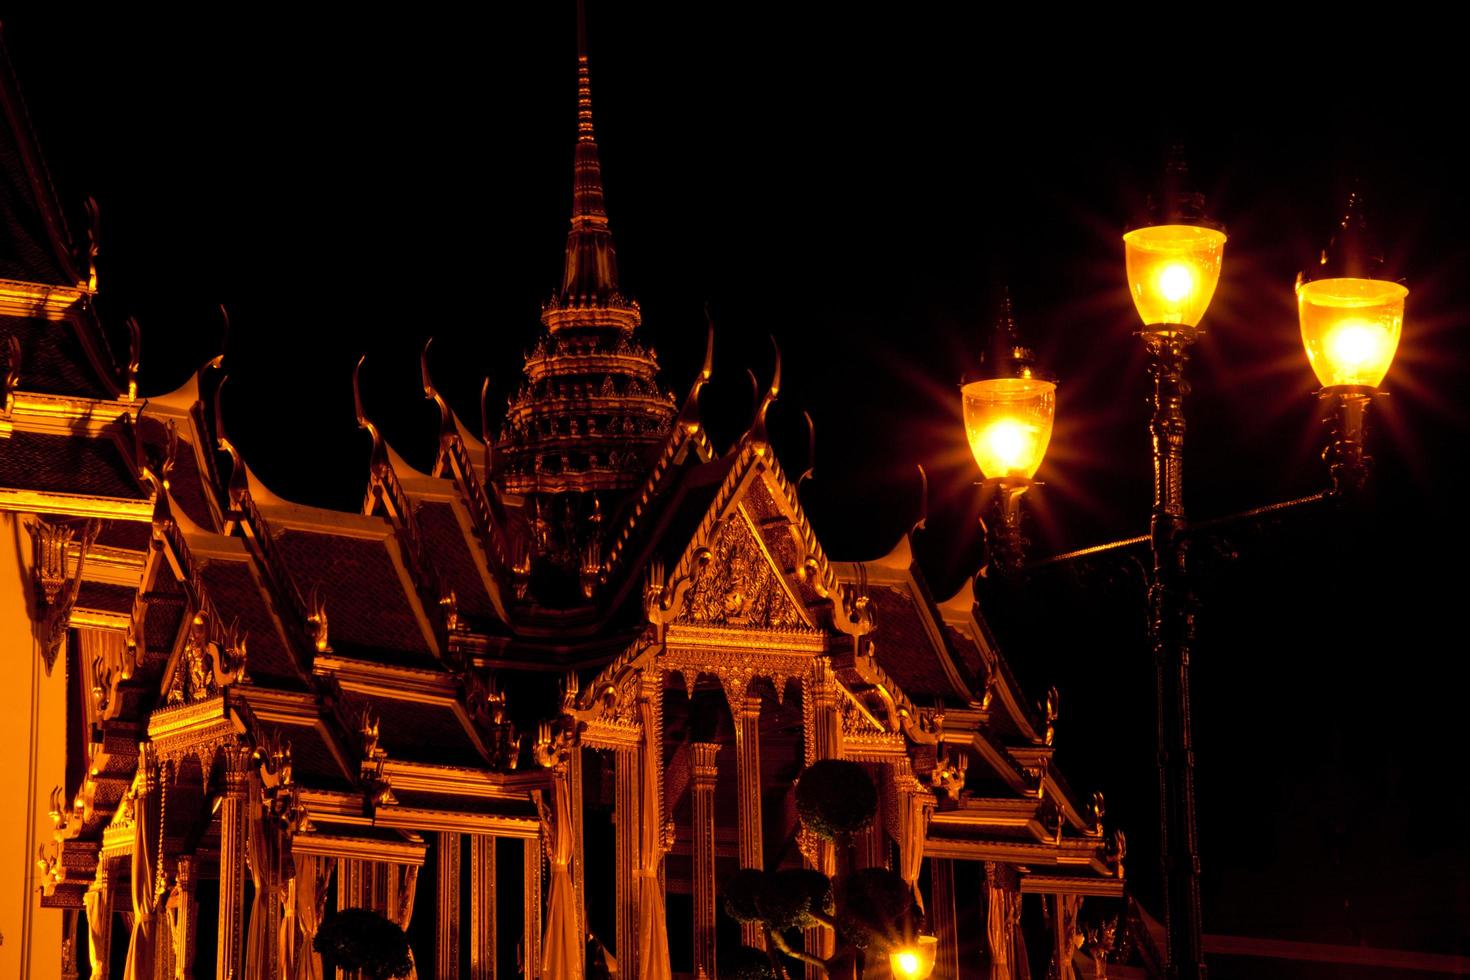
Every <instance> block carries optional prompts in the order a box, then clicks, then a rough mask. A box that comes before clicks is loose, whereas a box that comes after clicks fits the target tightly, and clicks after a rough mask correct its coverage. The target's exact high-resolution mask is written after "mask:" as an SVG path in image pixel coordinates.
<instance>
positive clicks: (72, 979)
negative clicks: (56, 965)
mask: <svg viewBox="0 0 1470 980" xmlns="http://www.w3.org/2000/svg"><path fill="white" fill-rule="evenodd" d="M81 918H82V917H81V915H80V914H78V912H77V910H76V909H62V910H61V980H78V978H79V977H80V976H81V973H80V972H79V970H78V969H77V923H78V922H80V921H81Z"/></svg>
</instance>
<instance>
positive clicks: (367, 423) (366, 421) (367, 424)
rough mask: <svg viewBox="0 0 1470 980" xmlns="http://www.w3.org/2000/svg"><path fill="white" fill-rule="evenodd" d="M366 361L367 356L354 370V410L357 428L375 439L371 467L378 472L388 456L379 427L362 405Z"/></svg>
mask: <svg viewBox="0 0 1470 980" xmlns="http://www.w3.org/2000/svg"><path fill="white" fill-rule="evenodd" d="M366 360H367V354H363V355H362V356H361V357H359V358H358V359H357V364H356V366H354V367H353V369H352V410H353V412H354V413H355V414H356V415H357V427H358V428H359V429H366V430H367V434H368V435H370V436H372V437H373V451H372V458H371V463H370V465H371V466H372V468H373V470H374V471H375V472H376V471H377V470H378V468H379V467H381V466H382V465H383V463H384V461H385V459H386V455H385V452H384V445H383V434H382V433H381V432H379V431H378V427H377V426H376V425H374V424H373V420H372V419H370V418H368V416H367V410H366V409H364V408H363V404H362V377H361V376H362V363H363V361H366Z"/></svg>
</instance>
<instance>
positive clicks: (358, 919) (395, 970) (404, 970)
mask: <svg viewBox="0 0 1470 980" xmlns="http://www.w3.org/2000/svg"><path fill="white" fill-rule="evenodd" d="M311 948H312V949H314V950H316V951H317V952H318V953H320V954H322V956H324V957H326V958H327V959H329V960H331V961H332V964H333V965H334V966H337V967H339V968H340V969H343V970H360V971H361V972H362V973H363V974H364V975H365V976H366V977H368V978H369V980H392V978H395V977H406V976H408V974H409V973H410V972H411V971H412V970H413V955H412V953H411V952H410V951H409V946H408V937H407V936H406V935H404V933H403V930H402V929H400V928H398V926H397V925H395V924H394V923H393V922H392V921H391V920H389V919H388V918H386V917H384V916H382V915H379V914H378V913H377V912H374V911H373V910H372V909H342V910H341V911H340V912H337V913H336V914H334V915H333V916H331V917H330V918H329V919H327V920H326V921H325V922H323V923H322V924H321V928H319V929H318V930H317V933H316V938H315V939H313V940H312V943H311Z"/></svg>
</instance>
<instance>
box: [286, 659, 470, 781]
mask: <svg viewBox="0 0 1470 980" xmlns="http://www.w3.org/2000/svg"><path fill="white" fill-rule="evenodd" d="M313 670H314V671H315V672H316V674H317V676H319V677H330V678H331V679H332V681H333V682H335V684H336V685H337V686H338V688H339V689H340V690H341V691H344V692H348V693H353V694H360V695H363V696H365V697H367V698H371V699H376V700H389V701H399V702H404V703H408V704H421V705H427V706H432V707H436V708H443V709H447V710H448V711H449V712H450V713H451V714H453V716H454V719H455V721H457V722H458V723H459V725H460V727H461V728H462V729H463V731H464V735H465V738H466V740H467V741H469V743H470V744H471V745H473V746H474V748H475V751H476V752H478V753H479V754H480V756H481V757H482V758H483V759H484V760H485V761H486V762H487V764H488V762H489V760H490V759H491V756H492V752H491V750H490V747H489V746H487V745H486V743H485V739H484V737H483V735H482V733H481V731H480V729H479V726H477V725H476V724H475V721H474V719H473V718H472V717H471V713H470V709H469V707H468V705H467V703H466V692H465V688H464V685H463V683H462V682H461V680H460V679H459V678H458V677H457V676H455V675H451V674H446V673H444V672H442V671H436V670H420V669H416V668H412V667H399V666H389V665H385V664H379V663H373V662H368V661H361V660H350V659H348V658H345V657H339V656H335V655H331V654H318V656H317V658H316V663H315V664H314V666H313Z"/></svg>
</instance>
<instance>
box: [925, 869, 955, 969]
mask: <svg viewBox="0 0 1470 980" xmlns="http://www.w3.org/2000/svg"><path fill="white" fill-rule="evenodd" d="M929 922H930V928H931V929H932V930H933V932H934V935H935V936H936V937H937V938H938V939H939V951H938V955H937V956H936V958H935V960H934V973H933V974H932V976H933V978H934V980H959V976H960V937H959V933H958V931H957V930H956V928H955V904H954V861H952V860H950V859H948V858H930V859H929Z"/></svg>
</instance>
